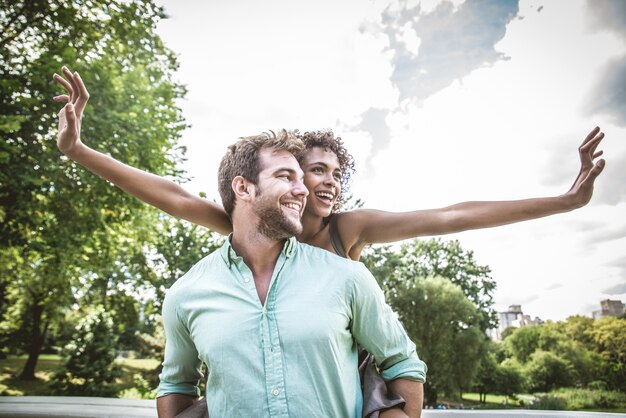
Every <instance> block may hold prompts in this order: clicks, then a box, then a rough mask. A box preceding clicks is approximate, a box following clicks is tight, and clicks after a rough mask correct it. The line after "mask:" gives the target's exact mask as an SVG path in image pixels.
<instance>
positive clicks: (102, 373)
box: [51, 306, 121, 396]
mask: <svg viewBox="0 0 626 418" xmlns="http://www.w3.org/2000/svg"><path fill="white" fill-rule="evenodd" d="M116 339H117V337H116V333H115V331H114V326H113V318H112V317H111V315H110V314H108V313H107V312H106V311H105V310H104V307H102V306H97V307H96V308H95V309H92V310H91V311H90V312H87V314H86V315H85V316H84V317H83V318H82V319H81V320H80V322H79V324H78V326H77V327H76V333H75V334H74V337H73V339H72V342H71V343H70V344H68V345H67V346H66V347H65V349H64V354H65V356H66V357H67V360H66V361H65V364H64V368H63V369H62V370H60V371H58V372H57V373H56V374H55V376H54V378H53V380H52V382H51V386H52V388H53V389H54V392H55V393H57V394H59V395H65V396H113V395H114V394H115V389H114V388H113V386H112V385H111V384H112V383H113V382H114V381H115V379H116V378H117V377H119V376H120V374H121V370H120V368H119V366H115V365H114V364H113V362H114V361H115V358H116V357H117V355H116V350H115V343H116Z"/></svg>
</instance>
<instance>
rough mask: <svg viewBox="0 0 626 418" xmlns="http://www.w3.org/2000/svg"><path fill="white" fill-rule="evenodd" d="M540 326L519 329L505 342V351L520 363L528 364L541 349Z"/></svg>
mask: <svg viewBox="0 0 626 418" xmlns="http://www.w3.org/2000/svg"><path fill="white" fill-rule="evenodd" d="M540 334H541V328H540V326H536V325H530V326H526V327H522V328H517V329H515V331H514V332H513V333H512V334H511V335H509V337H508V338H507V339H506V340H504V341H503V344H504V346H505V350H506V351H507V352H508V353H509V355H511V356H513V357H514V358H515V359H516V360H517V361H519V362H520V363H522V364H523V363H526V362H527V361H528V360H529V359H530V356H531V355H532V354H533V353H534V352H535V351H536V350H537V349H538V348H539V338H540Z"/></svg>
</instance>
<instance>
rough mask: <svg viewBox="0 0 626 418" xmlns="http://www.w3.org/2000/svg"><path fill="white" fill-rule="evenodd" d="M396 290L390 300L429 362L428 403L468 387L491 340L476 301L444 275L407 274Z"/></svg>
mask: <svg viewBox="0 0 626 418" xmlns="http://www.w3.org/2000/svg"><path fill="white" fill-rule="evenodd" d="M395 290H396V291H395V292H393V293H391V295H390V297H389V304H390V305H391V306H392V308H393V309H394V310H395V311H396V312H398V314H399V316H400V319H401V321H402V323H403V324H404V327H405V328H406V330H407V332H408V334H409V336H410V337H411V338H412V339H413V341H415V343H416V345H417V352H418V353H419V355H420V357H421V358H422V359H423V360H424V361H425V362H426V364H427V365H428V379H427V381H426V386H425V391H426V397H427V403H428V404H436V402H437V396H438V393H439V392H444V393H458V391H459V390H460V389H461V388H463V387H469V386H470V384H471V382H472V381H473V378H474V376H475V374H476V371H477V367H478V363H479V361H480V358H481V357H482V355H483V349H484V345H485V343H486V337H485V335H484V334H483V332H482V331H481V329H480V327H479V325H478V323H479V318H480V314H479V312H478V310H477V309H476V307H475V306H474V304H473V303H472V302H470V301H469V300H468V299H467V298H466V297H465V295H464V294H463V291H462V290H461V288H460V287H459V286H457V285H455V284H452V283H451V282H450V281H449V280H447V279H444V278H440V277H430V278H421V277H406V278H405V280H404V282H403V284H402V286H401V287H398V288H396V289H395Z"/></svg>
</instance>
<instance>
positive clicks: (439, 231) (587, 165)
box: [338, 128, 605, 259]
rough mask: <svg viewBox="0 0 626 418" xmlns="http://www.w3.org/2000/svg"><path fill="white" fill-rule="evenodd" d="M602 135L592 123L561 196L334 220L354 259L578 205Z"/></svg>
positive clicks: (594, 169) (598, 168)
mask: <svg viewBox="0 0 626 418" xmlns="http://www.w3.org/2000/svg"><path fill="white" fill-rule="evenodd" d="M602 138H604V133H602V132H600V128H595V129H594V130H592V131H591V132H590V133H589V135H588V136H587V137H586V138H585V140H584V141H583V143H582V144H581V145H580V147H579V148H578V151H579V155H580V162H581V166H580V172H579V173H578V176H577V177H576V180H575V181H574V184H573V185H572V187H571V188H570V189H569V191H568V192H567V193H565V194H563V195H560V196H555V197H542V198H533V199H524V200H512V201H493V202H463V203H458V204H456V205H452V206H448V207H445V208H439V209H427V210H417V211H412V212H403V213H391V212H383V211H376V210H358V211H353V212H348V213H345V214H342V215H341V217H340V218H339V222H338V227H339V228H340V233H341V236H342V237H345V238H344V239H345V240H346V242H344V244H345V246H346V248H350V250H349V253H350V256H351V258H353V259H354V258H355V255H356V256H358V254H360V251H361V249H362V248H363V246H364V245H365V244H368V243H383V242H393V241H399V240H403V239H407V238H413V237H418V236H427V235H443V234H450V233H454V232H461V231H466V230H470V229H480V228H490V227H494V226H500V225H506V224H511V223H515V222H521V221H526V220H530V219H536V218H541V217H544V216H549V215H554V214H557V213H563V212H568V211H571V210H573V209H577V208H580V207H582V206H584V205H586V204H587V203H588V202H589V200H590V199H591V196H592V194H593V185H594V181H595V179H596V178H597V177H598V175H599V174H600V173H601V172H602V169H603V168H604V164H605V161H604V160H603V159H600V160H598V161H597V162H594V160H596V159H597V158H598V157H599V156H600V155H602V151H597V152H596V149H597V147H598V144H600V142H601V141H602ZM342 218H344V219H342Z"/></svg>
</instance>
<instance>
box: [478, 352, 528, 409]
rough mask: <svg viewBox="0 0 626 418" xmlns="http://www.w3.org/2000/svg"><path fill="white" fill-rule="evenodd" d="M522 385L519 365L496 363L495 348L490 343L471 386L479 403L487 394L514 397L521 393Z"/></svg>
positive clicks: (522, 380)
mask: <svg viewBox="0 0 626 418" xmlns="http://www.w3.org/2000/svg"><path fill="white" fill-rule="evenodd" d="M524 383H525V382H524V378H523V377H522V372H521V370H520V367H519V365H518V364H516V363H514V362H504V363H502V364H500V363H498V361H497V347H495V344H494V343H490V344H489V352H488V353H487V354H486V355H485V356H483V357H482V359H481V362H480V366H479V368H478V373H477V375H476V378H475V380H474V385H473V389H474V390H475V391H477V392H478V393H479V394H480V395H481V396H480V401H481V403H485V399H486V395H487V394H496V395H505V396H514V395H515V394H517V393H520V392H521V391H522V389H523V387H524Z"/></svg>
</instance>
